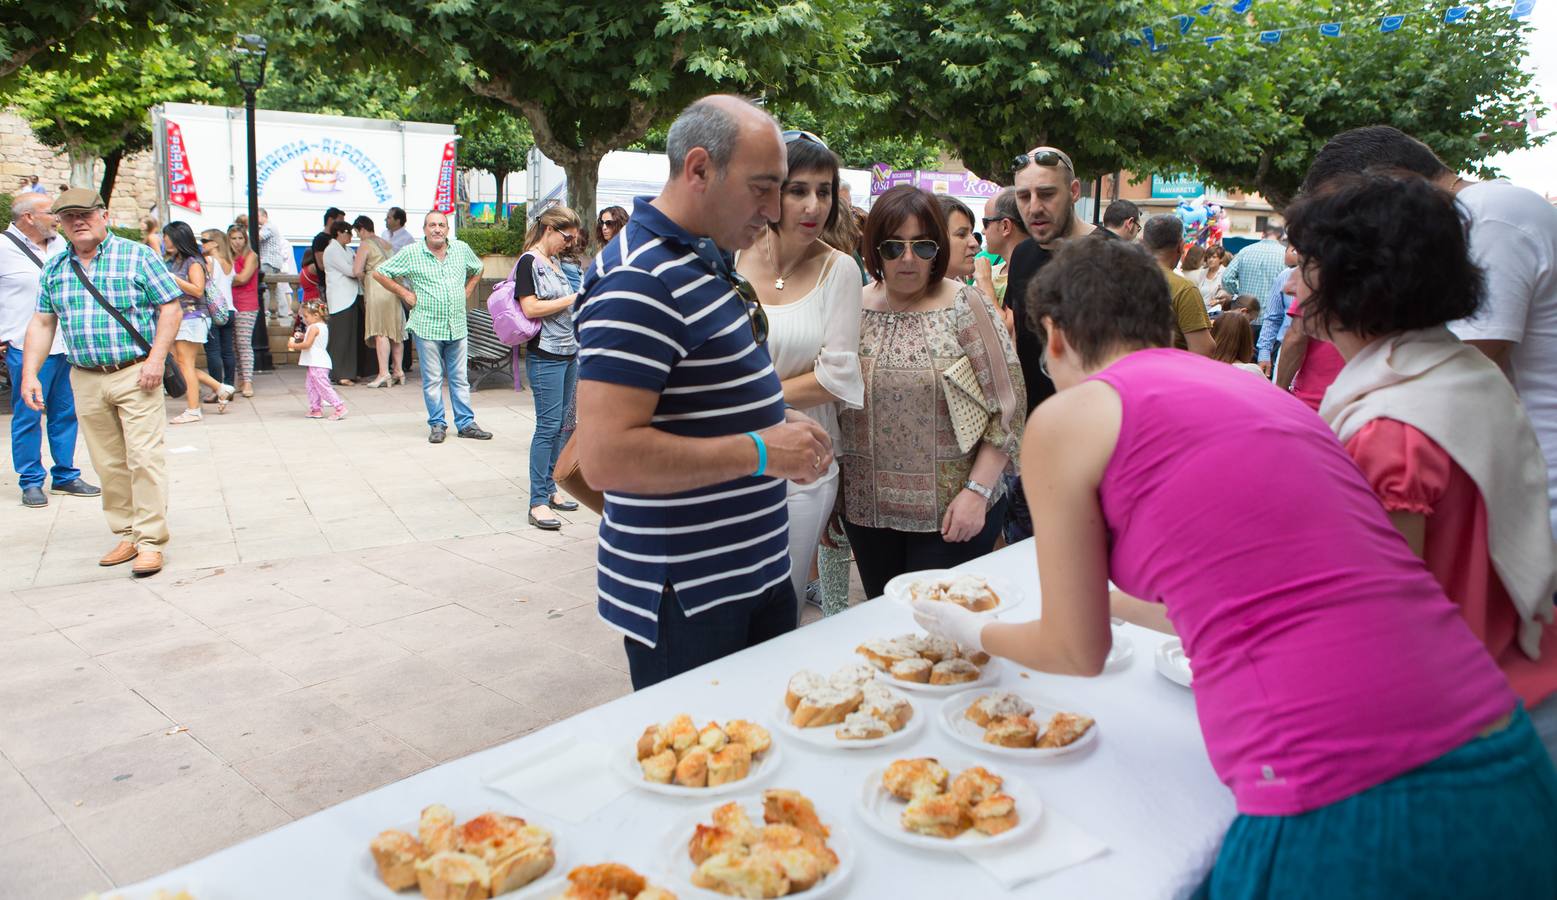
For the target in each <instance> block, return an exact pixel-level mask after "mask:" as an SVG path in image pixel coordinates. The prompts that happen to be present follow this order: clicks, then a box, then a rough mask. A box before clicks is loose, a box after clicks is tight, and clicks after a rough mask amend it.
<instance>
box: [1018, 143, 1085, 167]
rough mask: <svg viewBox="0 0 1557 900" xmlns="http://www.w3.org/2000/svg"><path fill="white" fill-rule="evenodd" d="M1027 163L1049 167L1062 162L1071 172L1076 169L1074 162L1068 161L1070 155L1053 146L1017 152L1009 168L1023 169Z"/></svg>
mask: <svg viewBox="0 0 1557 900" xmlns="http://www.w3.org/2000/svg"><path fill="white" fill-rule="evenodd" d="M1028 163H1032V164H1033V165H1037V166H1048V167H1050V168H1053V167H1054V166H1058V165H1061V164H1063V165H1064V166H1065V168H1067V169H1069V170H1070V171H1071V172H1072V173H1074V172H1075V171H1076V164H1075V163H1073V162H1071V161H1070V157H1069V156H1066V155H1065V154H1064V153H1063V152H1062V151H1059V150H1055V149H1054V148H1053V147H1034V148H1033V149H1031V150H1029V151H1027V152H1026V153H1018V154H1017V155H1016V157H1015V158H1013V159H1012V160H1011V170H1012V171H1019V170H1021V169H1025V168H1027V164H1028Z"/></svg>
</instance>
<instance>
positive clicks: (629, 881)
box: [553, 863, 676, 900]
mask: <svg viewBox="0 0 1557 900" xmlns="http://www.w3.org/2000/svg"><path fill="white" fill-rule="evenodd" d="M553 900H676V895H675V894H672V893H671V892H670V891H667V890H665V889H664V888H662V887H657V886H655V885H652V884H649V882H648V879H646V878H644V877H643V876H642V875H639V874H638V873H637V872H634V871H633V870H632V869H629V868H628V867H626V866H624V865H621V864H619V863H602V864H600V865H597V866H579V867H577V868H575V869H574V870H573V871H571V872H569V873H568V889H567V890H566V891H564V892H563V893H561V894H559V895H557V896H556V897H555V898H553Z"/></svg>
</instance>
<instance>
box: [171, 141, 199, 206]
mask: <svg viewBox="0 0 1557 900" xmlns="http://www.w3.org/2000/svg"><path fill="white" fill-rule="evenodd" d="M168 202H169V203H172V204H173V205H174V206H182V207H184V208H185V209H187V210H190V211H191V212H199V211H200V195H199V194H198V193H196V191H195V173H194V172H193V171H191V170H190V168H189V153H188V151H187V150H186V149H185V147H184V133H183V132H182V131H180V130H179V127H178V124H177V123H175V122H169V123H168Z"/></svg>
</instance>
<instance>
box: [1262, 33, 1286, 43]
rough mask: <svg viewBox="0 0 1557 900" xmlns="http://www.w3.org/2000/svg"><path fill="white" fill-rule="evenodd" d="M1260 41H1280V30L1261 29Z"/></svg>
mask: <svg viewBox="0 0 1557 900" xmlns="http://www.w3.org/2000/svg"><path fill="white" fill-rule="evenodd" d="M1260 43H1262V44H1279V43H1281V32H1280V31H1262V32H1260Z"/></svg>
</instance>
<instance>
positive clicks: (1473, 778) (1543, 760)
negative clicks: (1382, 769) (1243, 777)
mask: <svg viewBox="0 0 1557 900" xmlns="http://www.w3.org/2000/svg"><path fill="white" fill-rule="evenodd" d="M1195 896H1196V897H1197V898H1205V900H1246V898H1247V900H1253V898H1262V900H1274V898H1292V900H1298V898H1301V900H1314V898H1318V897H1323V898H1325V900H1349V898H1358V900H1362V898H1368V900H1377V898H1392V897H1409V898H1412V900H1433V898H1443V900H1451V898H1452V900H1467V898H1481V897H1486V898H1498V900H1515V898H1520V900H1523V898H1527V897H1530V898H1534V897H1539V898H1553V897H1557V770H1554V769H1553V768H1552V762H1551V759H1550V757H1548V756H1547V754H1546V750H1545V749H1544V748H1543V747H1542V745H1541V742H1540V740H1539V739H1538V738H1537V737H1536V734H1535V729H1534V728H1532V727H1531V725H1530V718H1529V716H1527V715H1526V714H1525V711H1524V707H1523V706H1521V707H1519V708H1518V709H1516V710H1515V711H1514V715H1513V719H1512V721H1511V722H1510V723H1509V725H1508V727H1506V728H1504V729H1503V730H1502V731H1499V732H1497V733H1495V734H1492V735H1489V736H1488V737H1484V738H1477V739H1476V740H1473V741H1471V742H1470V743H1468V744H1466V745H1464V746H1462V747H1460V748H1459V749H1457V750H1453V751H1451V752H1449V753H1447V754H1445V755H1443V756H1441V757H1439V758H1438V759H1436V760H1434V761H1433V762H1430V763H1428V764H1427V765H1424V766H1420V767H1418V768H1416V769H1412V770H1411V771H1409V772H1407V773H1405V774H1404V775H1400V776H1397V777H1395V778H1393V779H1390V780H1389V781H1386V782H1384V783H1383V784H1381V785H1378V786H1377V787H1373V788H1369V789H1368V790H1366V791H1363V792H1362V793H1360V794H1356V795H1354V796H1351V797H1348V798H1346V799H1345V800H1341V801H1339V802H1337V803H1332V804H1330V805H1329V806H1325V807H1322V808H1320V809H1316V810H1314V811H1312V812H1307V813H1303V814H1301V815H1296V816H1239V817H1238V818H1237V819H1235V820H1233V824H1232V827H1230V828H1229V829H1228V830H1227V836H1226V837H1225V838H1223V840H1222V849H1221V852H1220V853H1219V854H1218V855H1217V858H1216V865H1215V866H1214V867H1213V868H1212V870H1211V874H1210V876H1209V877H1208V878H1207V879H1206V882H1205V884H1203V885H1201V887H1200V890H1199V891H1198V892H1197V893H1196V895H1195Z"/></svg>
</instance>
